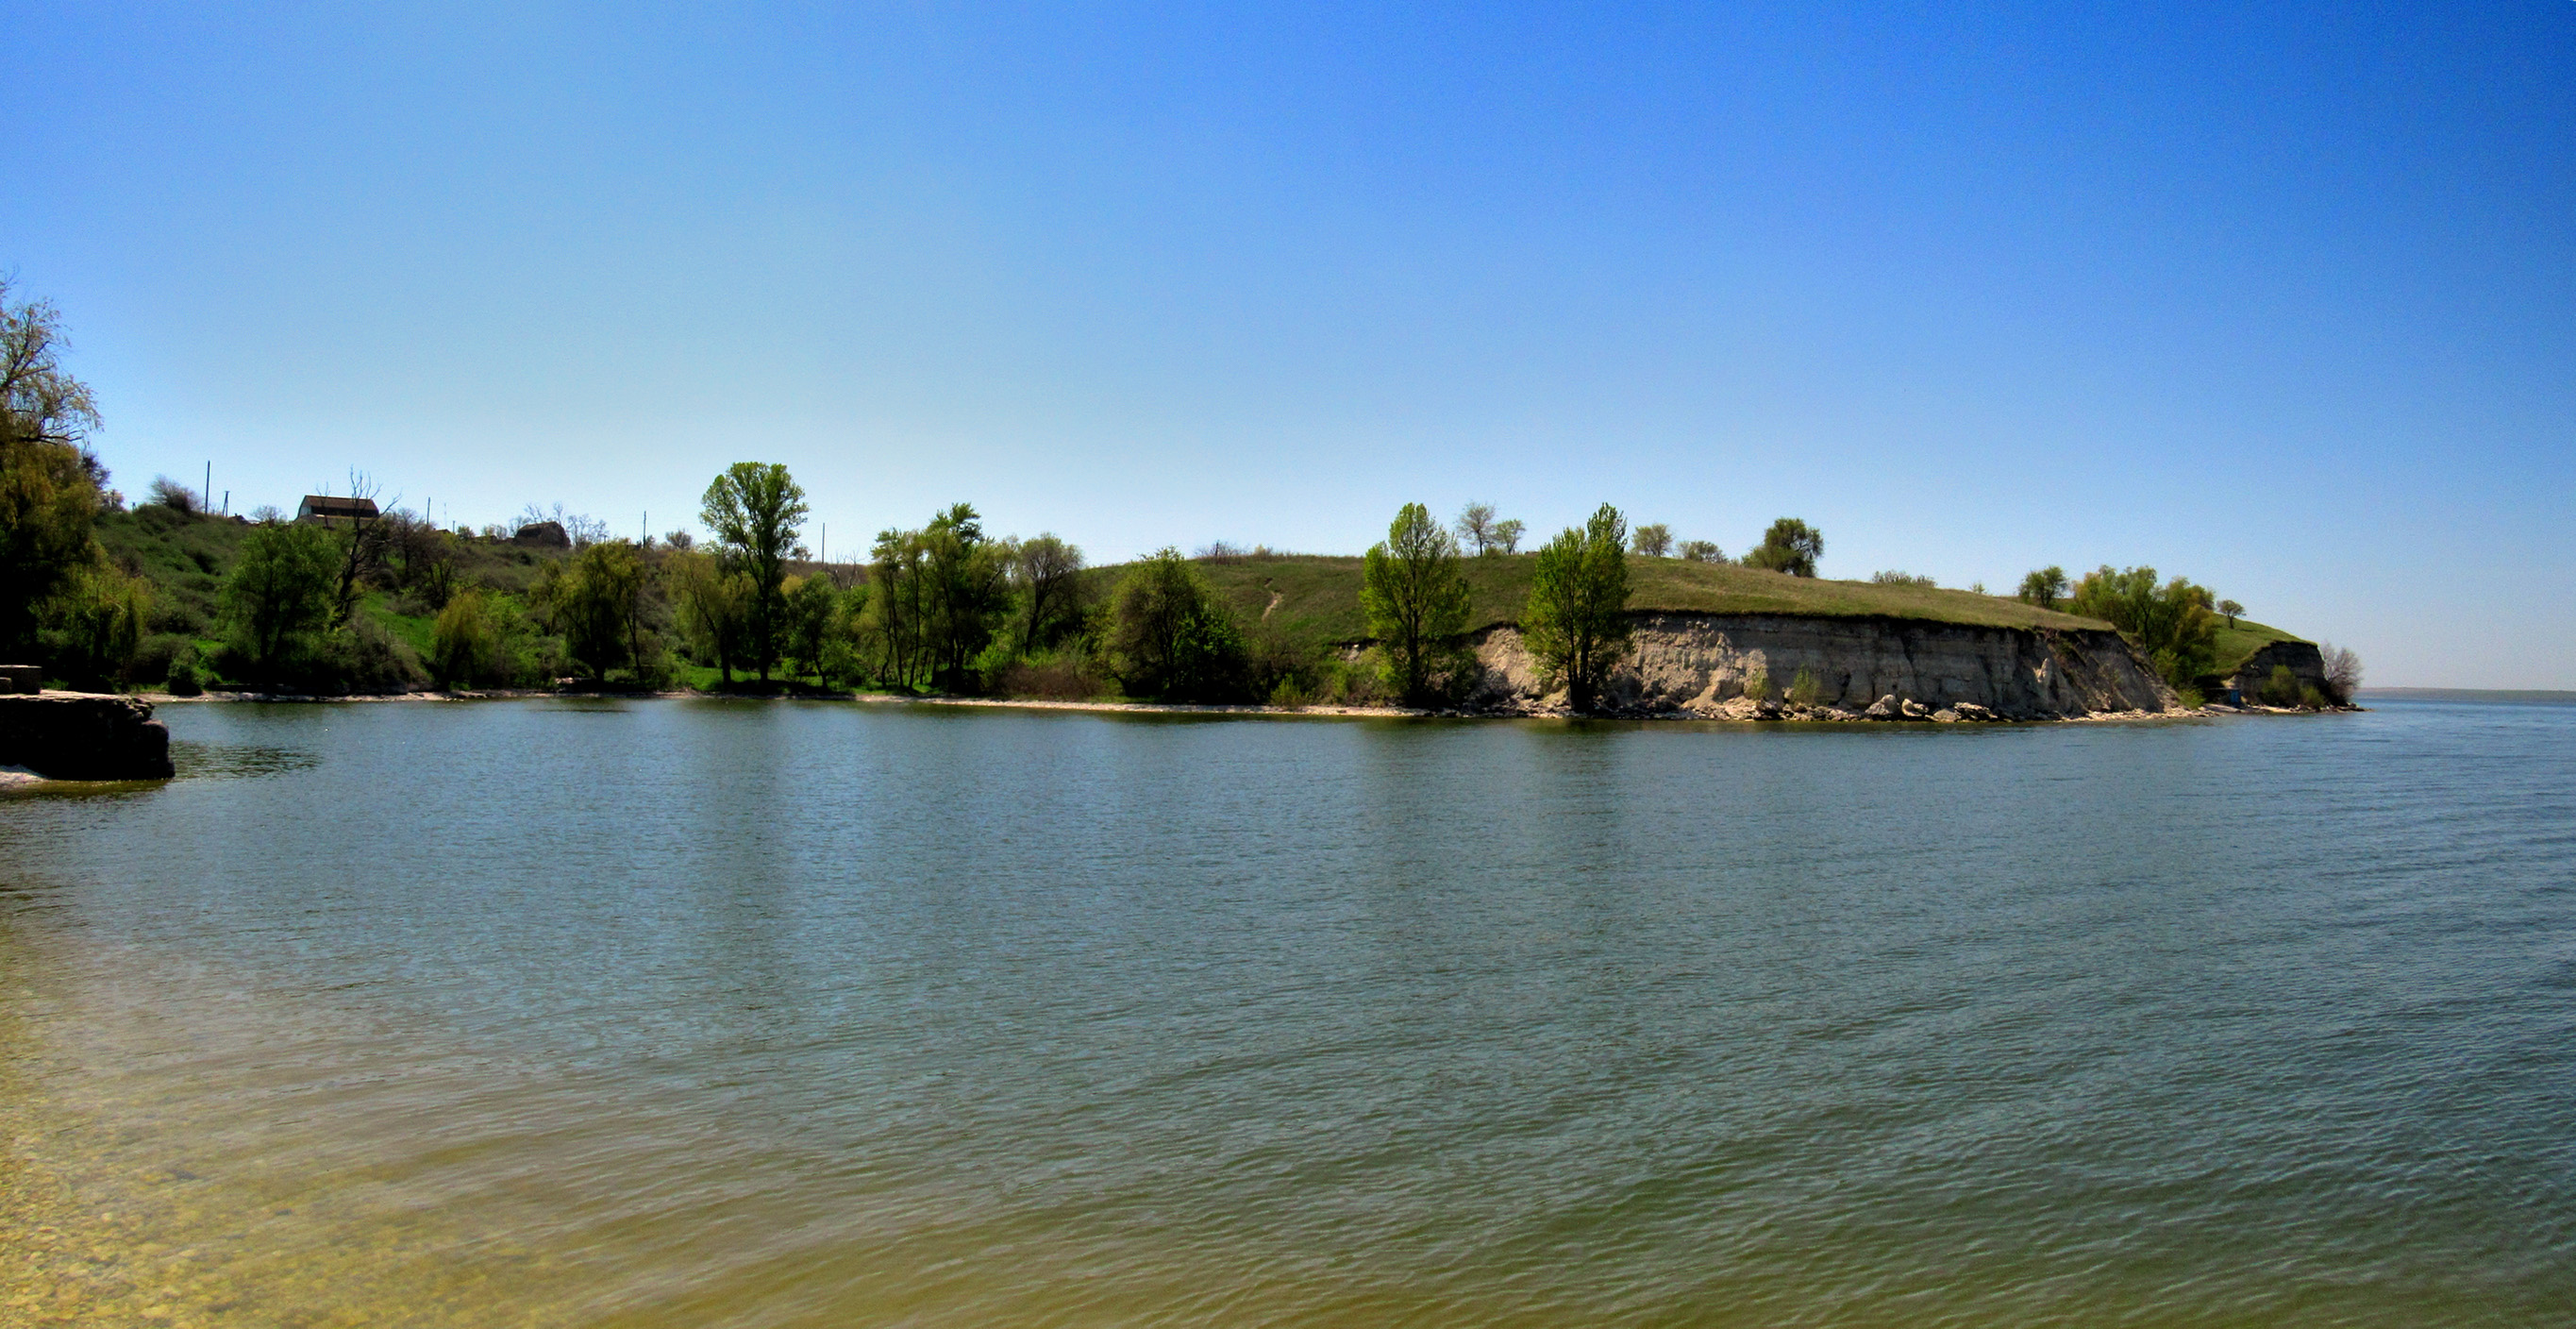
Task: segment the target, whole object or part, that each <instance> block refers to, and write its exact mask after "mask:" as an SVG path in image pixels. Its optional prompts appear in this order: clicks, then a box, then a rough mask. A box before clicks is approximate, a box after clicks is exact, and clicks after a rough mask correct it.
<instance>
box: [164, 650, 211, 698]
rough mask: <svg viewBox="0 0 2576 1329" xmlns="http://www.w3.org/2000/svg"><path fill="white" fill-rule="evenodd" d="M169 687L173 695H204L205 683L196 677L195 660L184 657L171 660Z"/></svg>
mask: <svg viewBox="0 0 2576 1329" xmlns="http://www.w3.org/2000/svg"><path fill="white" fill-rule="evenodd" d="M169 688H170V695H171V696H173V697H199V696H203V695H205V691H206V685H205V683H204V682H203V681H202V680H200V679H199V678H198V677H197V662H196V661H194V660H191V659H187V658H184V657H182V658H180V659H177V660H173V661H171V662H170V683H169Z"/></svg>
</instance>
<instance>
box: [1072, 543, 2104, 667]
mask: <svg viewBox="0 0 2576 1329" xmlns="http://www.w3.org/2000/svg"><path fill="white" fill-rule="evenodd" d="M1462 564H1463V566H1464V568H1465V569H1466V573H1467V584H1468V588H1469V591H1470V593H1471V594H1472V596H1473V601H1472V608H1471V611H1470V615H1469V626H1470V627H1471V628H1486V627H1492V626H1494V625H1496V624H1502V623H1514V622H1518V621H1519V619H1520V614H1521V609H1522V607H1523V606H1524V605H1526V604H1527V603H1528V602H1529V588H1530V577H1531V574H1532V571H1533V570H1534V568H1535V567H1536V565H1537V558H1536V557H1535V556H1534V555H1530V554H1514V555H1501V556H1489V557H1484V558H1469V559H1465V560H1463V561H1462ZM1198 567H1199V570H1200V571H1202V572H1203V573H1205V574H1206V575H1207V579H1208V581H1209V582H1210V583H1211V584H1212V585H1214V586H1215V587H1216V589H1217V590H1218V591H1219V592H1220V593H1221V594H1223V595H1224V596H1225V597H1226V599H1227V601H1228V602H1229V603H1231V604H1232V605H1233V606H1234V608H1235V612H1236V613H1237V614H1238V615H1239V616H1240V617H1241V618H1242V620H1243V622H1244V623H1245V624H1247V625H1251V624H1262V625H1264V626H1266V627H1267V628H1269V629H1270V630H1273V631H1276V632H1279V633H1281V634H1282V635H1284V636H1286V637H1288V638H1289V639H1290V640H1291V641H1296V642H1301V643H1311V644H1315V645H1321V644H1323V643H1326V642H1351V641H1360V640H1363V639H1365V638H1367V637H1368V635H1369V631H1368V621H1367V619H1366V618H1365V617H1364V616H1363V615H1362V614H1361V613H1360V604H1359V597H1360V567H1361V561H1360V560H1359V559H1357V558H1344V557H1334V556H1329V555H1303V554H1292V555H1282V556H1277V557H1270V558H1246V559H1243V560H1240V561H1230V562H1223V563H1210V562H1202V563H1200V564H1198ZM1124 572H1125V569H1124V568H1123V567H1106V568H1097V569H1094V570H1093V572H1092V574H1091V575H1092V577H1093V578H1094V587H1093V589H1094V590H1095V591H1096V592H1098V593H1104V594H1105V593H1106V592H1107V591H1108V590H1109V589H1110V588H1111V587H1113V586H1115V585H1116V584H1117V579H1118V578H1119V577H1120V576H1122V575H1124ZM1628 585H1629V590H1630V596H1629V600H1628V607H1629V609H1630V610H1631V611H1643V612H1652V611H1658V610H1662V611H1677V612H1692V613H1710V614H1808V615H1818V616H1823V617H1831V618H1857V617H1885V618H1910V619H1920V620H1923V621H1925V622H1931V623H1965V624H1972V625H1976V626H1981V627H2016V628H2028V627H2052V628H2107V627H2109V626H2110V625H2109V624H2107V623H2103V622H2101V621H2099V620H2096V619H2090V618H2078V617H2076V616H2075V615H2073V614H2061V613H2056V612H2054V611H2051V610H2046V609H2039V608H2035V607H2033V606H2031V605H2026V604H2023V603H2022V602H2020V601H2019V600H2012V599H2005V598H2001V597H1998V596H1991V595H1979V594H1977V593H1975V592H1973V591H1953V590H1943V589H1938V588H1929V587H1918V586H1882V585H1878V584H1876V583H1873V582H1865V581H1825V580H1820V579H1817V578H1812V577H1791V576H1787V575H1784V574H1782V573H1777V572H1762V571H1759V570H1756V569H1753V568H1745V567H1737V566H1735V565H1733V564H1717V563H1685V562H1683V561H1682V560H1680V559H1677V558H1635V557H1632V558H1630V559H1629V560H1628ZM1274 596H1275V597H1276V604H1275V606H1274V604H1273V597H1274ZM1265 613H1266V614H1267V618H1266V619H1265V617H1264V615H1265Z"/></svg>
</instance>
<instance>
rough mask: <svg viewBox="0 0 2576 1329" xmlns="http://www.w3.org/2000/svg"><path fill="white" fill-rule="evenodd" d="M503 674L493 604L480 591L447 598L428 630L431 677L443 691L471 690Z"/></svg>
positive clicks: (466, 592) (460, 593)
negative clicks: (491, 607) (476, 685)
mask: <svg viewBox="0 0 2576 1329" xmlns="http://www.w3.org/2000/svg"><path fill="white" fill-rule="evenodd" d="M499 670H500V648H499V641H498V634H497V633H496V632H495V631H494V624H493V622H492V615H491V612H490V603H489V601H487V600H486V599H485V598H484V595H483V592H481V591H479V590H465V591H460V592H458V593H456V594H455V595H452V596H450V597H448V600H447V605H446V607H445V608H443V609H440V610H439V611H438V620H437V622H435V623H433V624H432V625H431V626H430V630H429V674H430V677H431V678H432V679H433V680H435V681H436V682H437V684H438V685H439V686H440V687H443V688H453V687H455V686H456V685H457V684H459V683H462V684H465V685H467V686H469V687H470V686H472V685H474V684H476V683H480V682H482V681H484V680H485V679H488V678H491V677H493V676H494V675H495V674H496V673H498V672H499Z"/></svg>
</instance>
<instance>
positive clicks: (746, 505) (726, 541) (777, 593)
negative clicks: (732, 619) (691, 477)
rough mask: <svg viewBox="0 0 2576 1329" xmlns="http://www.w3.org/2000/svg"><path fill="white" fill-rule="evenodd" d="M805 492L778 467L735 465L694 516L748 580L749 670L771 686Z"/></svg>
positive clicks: (712, 486)
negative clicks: (788, 570)
mask: <svg viewBox="0 0 2576 1329" xmlns="http://www.w3.org/2000/svg"><path fill="white" fill-rule="evenodd" d="M805 515H806V507H805V490H804V489H803V488H802V487H800V486H799V485H798V484H797V483H796V481H795V480H794V479H793V478H791V477H790V476H789V475H788V474H787V468H786V467H784V466H781V465H779V464H778V463H776V462H768V463H762V462H756V461H738V462H735V463H734V464H733V465H731V466H729V467H727V468H725V471H724V474H722V475H719V476H717V477H716V478H715V483H713V484H710V485H708V486H707V492H706V496H705V499H704V500H703V502H702V504H701V506H700V508H699V512H698V517H699V519H700V520H701V521H704V522H705V523H706V526H707V529H708V530H710V531H712V532H714V533H715V538H716V544H717V546H718V548H719V549H720V550H721V551H722V552H723V554H724V557H725V560H726V561H727V562H728V563H729V564H731V565H732V566H734V567H736V568H738V569H740V570H741V571H743V572H745V573H748V574H749V575H750V577H751V592H752V594H751V605H750V610H751V612H750V615H749V618H750V625H749V626H750V638H751V640H750V641H749V643H748V645H749V647H750V650H749V655H750V658H751V663H752V667H753V668H754V670H755V671H757V672H758V673H759V675H760V681H761V682H763V683H766V682H768V681H769V667H770V666H771V665H772V664H775V663H777V660H778V647H779V633H780V630H781V629H782V628H783V627H784V626H785V623H786V615H787V603H786V593H785V591H784V590H783V589H782V584H783V583H784V582H785V581H786V579H787V570H786V569H787V559H788V556H789V554H790V553H792V552H793V551H794V550H795V548H796V534H797V532H798V531H800V530H802V529H803V528H804V524H805Z"/></svg>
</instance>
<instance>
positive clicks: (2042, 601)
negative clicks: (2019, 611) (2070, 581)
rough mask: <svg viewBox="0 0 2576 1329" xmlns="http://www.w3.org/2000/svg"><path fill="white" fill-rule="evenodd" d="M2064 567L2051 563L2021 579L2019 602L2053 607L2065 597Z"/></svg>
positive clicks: (2044, 607)
mask: <svg viewBox="0 0 2576 1329" xmlns="http://www.w3.org/2000/svg"><path fill="white" fill-rule="evenodd" d="M2066 590H2067V586H2066V569H2064V568H2061V567H2059V566H2057V565H2056V564H2054V563H2052V564H2049V565H2048V566H2047V567H2044V568H2040V569H2038V570H2036V571H2034V572H2032V573H2031V574H2030V575H2029V576H2026V577H2024V578H2022V579H2021V602H2022V603H2023V604H2032V605H2037V606H2039V607H2040V608H2042V609H2055V608H2056V607H2057V604H2058V602H2059V601H2061V600H2063V599H2065V598H2066Z"/></svg>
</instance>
